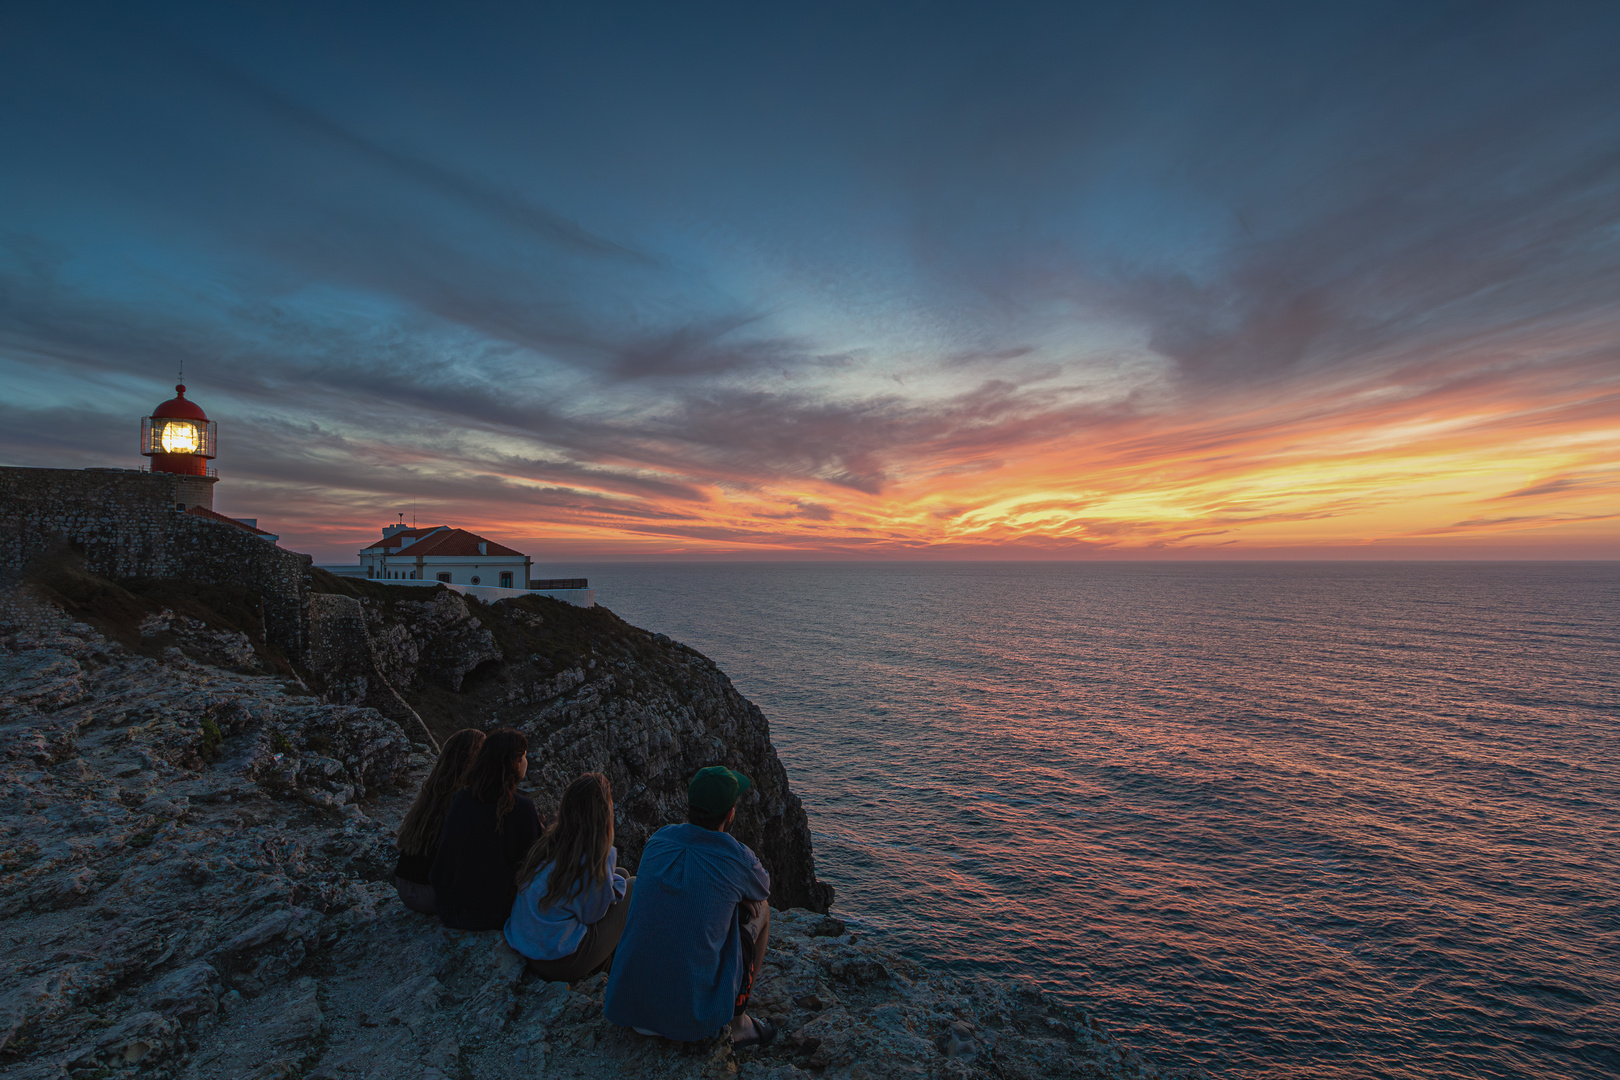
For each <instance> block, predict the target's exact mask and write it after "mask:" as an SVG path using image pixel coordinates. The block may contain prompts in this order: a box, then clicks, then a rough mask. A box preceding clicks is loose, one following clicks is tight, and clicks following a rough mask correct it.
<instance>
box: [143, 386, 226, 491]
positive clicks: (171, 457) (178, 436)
mask: <svg viewBox="0 0 1620 1080" xmlns="http://www.w3.org/2000/svg"><path fill="white" fill-rule="evenodd" d="M174 394H175V396H174V397H173V398H171V399H170V400H168V401H165V402H164V403H163V404H161V405H159V406H158V407H157V408H155V409H153V410H152V415H151V416H143V417H141V454H142V456H144V457H149V458H151V459H152V466H151V468H152V471H153V472H164V473H178V474H179V475H181V476H217V475H218V474H217V473H216V472H215V471H214V470H213V469H210V468H209V467H208V461H209V459H210V458H213V457H215V456H216V454H215V448H216V446H217V445H218V435H217V432H216V429H215V424H214V422H213V421H212V420H210V419H208V414H207V413H205V412H203V411H202V409H201V408H200V407H199V406H198V405H197V403H196V402H194V401H187V400H186V388H185V386H184V384H182V385H180V386H176V387H175V388H174Z"/></svg>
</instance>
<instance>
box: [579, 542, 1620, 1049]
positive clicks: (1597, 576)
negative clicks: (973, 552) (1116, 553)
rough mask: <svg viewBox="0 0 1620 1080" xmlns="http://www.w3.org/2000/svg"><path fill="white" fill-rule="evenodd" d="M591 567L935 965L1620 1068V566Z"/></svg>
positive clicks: (1239, 1043) (1134, 1006)
mask: <svg viewBox="0 0 1620 1080" xmlns="http://www.w3.org/2000/svg"><path fill="white" fill-rule="evenodd" d="M565 571H566V572H576V571H577V572H582V573H587V574H588V575H589V576H590V577H591V578H592V582H591V584H592V585H593V586H594V587H595V588H596V590H597V597H598V599H599V600H600V601H601V602H602V603H604V604H605V605H607V606H608V607H610V608H612V609H613V610H614V611H616V612H617V613H619V614H620V615H622V616H623V617H625V618H626V619H628V620H629V621H631V622H633V623H636V624H637V625H640V626H644V627H647V628H649V629H652V630H656V631H661V632H663V633H666V634H669V635H670V636H672V637H675V638H677V639H678V640H681V641H684V642H686V643H687V644H689V645H691V646H693V647H694V648H697V649H699V650H701V651H702V652H704V653H706V654H707V655H709V656H710V657H712V658H713V659H714V660H715V661H716V662H718V663H719V664H720V665H721V667H722V668H724V669H725V671H726V672H727V673H728V674H730V675H731V677H732V679H733V680H734V682H735V683H736V685H737V687H738V689H739V690H741V691H742V692H743V693H744V694H746V695H747V696H748V697H750V698H751V699H753V700H754V701H755V702H756V703H758V704H759V706H760V707H761V708H762V709H763V710H764V711H765V714H766V716H767V717H769V719H770V721H771V728H772V736H773V739H774V741H775V743H776V746H777V749H778V751H779V752H780V754H781V756H782V759H783V761H784V763H785V764H786V765H787V769H788V773H789V774H790V776H791V777H792V780H793V784H794V787H795V789H796V790H797V791H798V792H799V793H800V794H801V795H802V796H803V797H804V801H805V804H806V805H807V806H808V808H809V810H810V816H811V824H812V826H813V828H814V830H815V842H816V858H817V863H818V865H819V867H820V873H821V875H822V876H823V877H824V878H826V879H828V880H830V881H832V882H833V883H834V884H835V885H836V886H837V888H838V904H839V907H840V908H842V909H844V910H845V911H847V912H849V913H850V914H851V915H853V916H854V917H855V918H856V919H857V921H859V922H860V923H862V924H863V925H865V926H867V927H869V928H870V929H872V930H873V931H876V932H878V933H881V934H883V935H884V936H885V937H886V938H887V939H888V942H889V943H890V944H893V945H897V946H899V947H900V948H902V949H904V950H905V951H907V952H909V953H911V954H912V955H915V956H917V957H919V958H923V959H926V960H928V961H929V962H931V963H933V964H935V965H938V966H940V967H944V968H950V969H955V970H958V971H964V972H966V971H987V970H988V971H1012V972H1021V973H1024V974H1027V975H1029V976H1031V977H1033V978H1034V979H1036V980H1038V981H1040V982H1041V983H1043V984H1044V985H1045V986H1046V987H1047V988H1049V989H1050V990H1052V991H1053V992H1055V993H1057V994H1058V995H1061V996H1062V997H1064V998H1066V999H1068V1000H1070V1001H1072V1002H1074V1003H1076V1004H1080V1005H1084V1006H1086V1007H1088V1008H1090V1009H1093V1010H1094V1011H1095V1012H1096V1013H1097V1014H1098V1015H1099V1016H1100V1017H1101V1018H1102V1019H1103V1020H1104V1021H1105V1022H1106V1023H1108V1024H1109V1025H1110V1026H1111V1027H1112V1028H1113V1029H1114V1030H1115V1031H1116V1032H1118V1033H1119V1034H1121V1035H1124V1036H1125V1037H1127V1038H1128V1039H1130V1040H1131V1041H1132V1042H1134V1043H1135V1044H1136V1045H1138V1047H1139V1048H1141V1049H1143V1050H1145V1051H1147V1052H1148V1053H1149V1054H1150V1055H1151V1056H1152V1057H1153V1058H1154V1059H1155V1060H1157V1061H1158V1062H1160V1063H1163V1064H1190V1063H1202V1064H1206V1065H1209V1066H1210V1067H1211V1068H1212V1069H1218V1070H1220V1071H1221V1072H1223V1073H1224V1074H1225V1075H1237V1076H1249V1077H1266V1078H1274V1077H1317V1076H1321V1077H1412V1078H1437V1077H1537V1078H1552V1077H1600V1076H1602V1077H1614V1076H1616V1075H1620V820H1617V809H1620V563H1607V564H1605V563H1586V564H1495V565H1481V564H1396V565H1390V564H1365V563H1337V564H1298V563H1292V564H1207V563H1206V564H1127V565H1119V564H1113V565H1106V564H1104V565H1099V564H1050V563H1047V564H1000V563H972V564H900V565H895V564H854V565H851V564H811V565H805V564H774V565H759V564H752V565H749V564H731V565H676V564H662V565H601V566H589V567H568V568H560V569H559V571H558V572H559V573H561V572H565Z"/></svg>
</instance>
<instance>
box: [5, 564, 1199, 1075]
mask: <svg viewBox="0 0 1620 1080" xmlns="http://www.w3.org/2000/svg"><path fill="white" fill-rule="evenodd" d="M412 602H416V601H412ZM422 602H423V603H427V604H430V608H429V609H428V614H426V615H423V616H422V620H423V621H422V622H420V623H418V624H412V625H413V626H415V629H416V630H418V631H422V627H423V626H426V625H428V624H429V623H431V624H432V625H434V626H440V627H449V628H451V629H452V630H454V631H455V633H456V634H457V635H459V637H458V638H456V640H459V641H461V642H462V643H463V644H465V645H466V648H467V650H468V651H467V652H466V653H465V654H458V655H459V656H460V659H457V658H455V657H451V658H449V659H446V658H445V657H444V655H443V654H441V655H440V659H439V660H436V661H433V663H436V664H441V665H447V666H441V667H438V668H433V669H432V670H434V671H438V672H439V673H440V674H437V675H424V676H423V679H424V680H425V681H424V683H423V684H422V685H426V686H429V687H432V686H433V683H432V682H431V679H437V678H440V677H441V675H442V673H443V671H446V670H454V669H456V668H457V667H458V666H462V664H463V661H464V660H465V659H468V658H470V657H474V656H478V655H481V653H480V651H479V650H481V649H483V648H484V647H485V645H484V644H481V642H483V639H482V638H481V637H480V636H479V634H478V633H477V632H476V631H477V630H478V629H483V630H484V631H486V632H487V633H488V634H489V635H490V638H491V640H494V641H496V642H497V643H498V645H499V646H500V648H501V650H502V655H503V657H505V659H503V660H502V661H500V662H499V665H498V666H497V668H496V669H483V674H477V671H478V670H479V669H477V668H476V667H475V668H474V669H465V670H463V671H462V674H461V676H460V677H461V685H462V690H461V692H460V694H459V696H458V698H457V700H458V701H463V702H471V703H472V705H473V707H476V708H480V709H482V708H485V707H489V706H491V703H494V705H493V707H492V712H493V714H494V715H493V716H492V717H491V719H492V720H493V719H498V720H499V721H500V722H513V723H516V724H518V725H519V726H522V727H524V728H525V729H526V730H528V731H529V732H530V733H531V739H532V740H533V742H532V745H533V746H534V747H535V766H534V768H533V769H532V770H531V776H533V777H535V778H536V780H537V782H536V784H535V785H534V786H535V790H536V794H537V796H539V797H541V798H542V800H544V799H545V798H546V794H545V793H548V792H550V793H553V794H554V793H555V791H556V790H558V789H559V788H560V784H561V781H562V780H563V779H566V778H571V777H572V775H574V774H575V773H576V772H578V771H581V770H583V769H585V768H601V769H604V770H606V771H608V773H609V775H610V776H611V777H612V778H613V782H614V784H615V787H616V788H617V789H619V790H621V791H622V792H623V793H624V799H623V803H622V805H625V806H626V807H627V808H628V809H629V810H630V813H629V814H628V817H629V821H628V823H627V824H626V826H625V828H624V831H623V833H622V834H621V844H622V846H623V847H624V849H626V850H628V851H630V852H631V854H632V858H633V856H634V854H637V853H639V850H640V846H639V845H640V843H641V842H642V841H643V840H644V838H645V835H646V833H647V832H648V831H649V830H650V829H651V828H653V827H655V826H656V825H657V824H661V823H662V822H663V821H667V820H676V819H678V818H679V817H680V816H681V814H680V810H681V809H683V808H684V784H685V777H686V776H687V775H688V774H689V771H690V770H693V769H695V768H696V767H698V766H699V765H701V764H706V763H709V762H711V761H715V760H721V761H725V762H726V763H727V764H731V765H734V766H735V767H738V768H743V769H745V770H746V771H748V772H749V773H750V775H752V776H754V778H755V779H756V781H757V782H758V783H759V788H760V790H759V793H758V795H757V796H755V797H753V801H751V802H750V803H749V804H748V805H747V806H745V807H744V813H745V816H746V820H749V821H751V822H752V824H751V825H750V826H749V828H751V829H753V832H752V833H749V834H746V835H745V839H746V840H747V841H748V842H749V843H751V844H753V845H755V846H756V849H757V850H759V851H760V853H761V855H762V857H763V858H764V859H765V861H766V863H767V865H768V866H770V867H771V869H772V872H773V876H774V877H775V878H776V884H777V885H778V886H779V888H780V889H781V890H782V892H783V894H784V895H785V897H786V898H790V899H791V898H797V899H799V900H802V901H814V902H815V904H816V905H817V906H818V907H820V908H825V906H826V903H825V901H826V899H827V893H826V892H825V891H822V890H821V886H820V883H819V882H817V881H816V879H815V875H814V866H813V863H812V862H811V861H810V851H809V838H808V829H807V828H806V827H805V824H804V817H803V811H802V809H801V808H800V807H799V806H798V803H797V800H796V799H794V798H793V797H792V795H791V792H789V791H788V788H787V781H786V777H785V774H784V773H783V772H782V769H781V765H780V763H779V762H777V760H776V757H775V752H774V750H773V749H772V748H771V746H770V741H769V731H768V727H767V725H766V724H765V722H764V718H763V717H760V716H758V713H757V710H754V709H753V708H752V706H750V705H748V703H747V702H746V701H744V700H743V699H742V698H741V697H740V695H738V694H737V693H736V691H735V690H734V689H733V688H732V687H731V685H730V683H729V681H727V680H726V679H725V677H724V676H723V675H721V674H720V673H719V672H718V671H717V670H716V669H715V668H714V666H713V665H712V664H710V663H709V662H708V661H706V660H704V659H703V658H702V657H699V656H697V655H696V654H695V653H691V652H690V651H689V650H684V649H682V648H681V647H680V646H677V645H674V644H673V643H670V642H667V641H662V642H661V641H657V640H655V639H654V638H652V637H651V636H649V635H645V634H643V633H642V632H641V631H637V630H635V629H634V628H633V627H625V626H624V624H623V623H621V622H619V621H618V620H617V619H616V618H615V617H613V616H612V614H611V613H610V612H598V613H597V614H595V615H590V614H589V613H588V612H587V613H585V614H584V617H583V619H575V617H574V615H573V614H572V612H571V611H561V612H555V611H552V610H551V609H549V608H547V609H544V610H541V611H538V612H525V613H524V617H523V618H522V619H516V618H513V619H507V618H505V617H504V616H503V615H502V614H501V613H500V612H499V611H494V610H491V609H486V608H483V607H479V608H477V609H476V610H474V609H473V608H472V607H470V606H466V605H464V606H463V608H462V609H461V610H462V611H463V612H464V613H465V615H466V617H462V616H461V615H457V613H456V612H455V611H453V610H451V607H450V605H449V604H448V602H446V601H444V600H442V599H434V600H431V601H422ZM558 607H561V605H558ZM573 610H574V611H578V610H579V609H573ZM19 611H20V612H23V616H15V618H16V619H18V620H22V619H23V617H24V616H26V620H27V621H26V622H24V621H14V622H12V623H6V622H4V620H5V619H6V618H11V617H13V616H12V615H8V614H7V612H11V613H16V612H19ZM383 614H386V613H383ZM383 614H379V615H378V617H377V620H376V624H377V626H378V627H380V628H381V631H380V632H382V633H384V634H385V636H386V634H387V633H388V626H389V625H390V624H389V623H388V621H387V619H385V618H383ZM369 618H370V616H369V615H368V619H369ZM473 619H476V620H477V621H478V623H479V626H478V627H473V626H472V625H470V623H471V621H472V620H473ZM571 620H572V621H571ZM514 628H516V629H514ZM519 630H521V632H522V634H523V635H533V634H537V633H544V634H564V635H569V634H571V635H576V636H575V637H574V638H573V639H571V640H572V641H573V644H572V645H570V646H569V648H570V649H572V650H573V651H572V652H566V651H564V650H562V649H561V647H560V646H559V647H558V648H557V649H556V650H555V651H553V652H551V653H549V654H542V653H541V651H540V650H542V649H543V648H544V647H546V641H548V640H553V639H544V640H542V639H537V638H535V637H533V636H529V637H523V636H517V635H518V631H519ZM410 631H411V627H406V628H405V630H404V631H402V633H403V637H402V638H401V639H400V641H398V642H396V645H397V646H398V648H399V657H396V658H395V660H396V661H397V662H398V663H401V664H402V663H404V660H403V659H402V658H403V657H404V656H406V655H407V654H408V652H409V650H408V649H407V648H406V647H405V644H404V642H405V641H407V640H408V641H409V642H411V646H410V647H411V648H414V649H416V650H417V652H416V655H417V656H418V660H417V661H414V662H416V663H419V664H420V663H424V661H421V659H420V657H421V656H422V655H424V650H425V649H426V647H427V644H428V642H427V639H426V638H424V639H423V643H422V644H418V643H417V639H416V638H413V637H411V636H410ZM422 632H424V633H425V631H422ZM0 641H4V642H5V646H4V648H5V651H4V652H0V660H4V666H3V671H4V672H6V673H8V675H7V677H8V679H10V680H11V681H9V682H7V683H5V684H4V685H0V748H3V750H0V931H3V933H0V976H3V978H0V1072H4V1074H5V1075H6V1077H7V1080H11V1078H12V1077H18V1078H20V1080H46V1078H50V1080H76V1078H86V1077H109V1076H128V1077H131V1078H135V1077H152V1078H154V1080H155V1078H158V1077H162V1078H165V1080H215V1078H223V1080H238V1078H245V1077H251V1078H257V1080H269V1078H272V1077H293V1076H300V1077H304V1078H306V1080H338V1078H342V1080H350V1078H367V1077H370V1078H376V1080H383V1078H388V1080H394V1078H398V1077H407V1078H411V1080H416V1078H422V1080H450V1078H452V1077H466V1076H477V1077H480V1078H488V1080H519V1078H528V1077H533V1076H539V1075H563V1076H581V1077H587V1078H592V1080H607V1078H615V1080H616V1078H620V1077H626V1076H629V1077H635V1076H647V1077H667V1078H670V1080H698V1078H719V1077H728V1078H729V1077H741V1078H742V1080H804V1078H805V1077H807V1076H818V1077H820V1078H822V1080H863V1078H878V1077H882V1078H892V1077H909V1076H916V1077H953V1078H975V1080H977V1078H983V1080H989V1078H991V1077H997V1078H1001V1077H1032V1078H1033V1077H1053V1078H1067V1077H1074V1078H1078V1077H1086V1078H1091V1080H1096V1078H1102V1080H1113V1078H1117V1077H1125V1076H1133V1077H1134V1076H1145V1075H1165V1076H1168V1075H1172V1074H1170V1073H1153V1072H1152V1071H1151V1070H1147V1071H1145V1070H1144V1067H1143V1066H1142V1065H1141V1063H1140V1059H1139V1058H1138V1057H1137V1056H1136V1055H1135V1054H1134V1053H1133V1052H1131V1051H1130V1050H1128V1049H1127V1048H1125V1047H1123V1046H1121V1045H1120V1044H1119V1043H1117V1042H1116V1041H1115V1040H1113V1039H1112V1038H1111V1037H1110V1036H1108V1035H1107V1034H1106V1032H1104V1031H1103V1030H1101V1028H1100V1027H1098V1026H1097V1025H1096V1024H1095V1023H1094V1022H1092V1021H1090V1020H1089V1018H1087V1017H1085V1016H1084V1015H1083V1014H1079V1013H1076V1012H1075V1011H1073V1010H1071V1009H1067V1008H1065V1007H1063V1006H1060V1005H1057V1004H1055V1003H1053V1002H1051V1001H1050V1000H1048V999H1046V998H1044V997H1043V996H1042V995H1040V994H1039V993H1038V992H1036V991H1034V990H1032V989H1028V988H1025V987H1022V986H1020V985H1018V984H1015V983H1012V982H1009V981H1006V980H997V979H982V980H951V979H941V978H938V977H935V976H933V975H931V974H930V973H929V972H927V971H926V970H925V969H923V968H922V967H920V966H919V965H917V964H915V963H913V962H911V961H909V960H907V959H905V958H904V957H901V956H899V955H897V954H894V953H890V952H888V951H886V950H884V949H883V948H881V947H879V946H878V945H875V944H873V942H872V939H871V938H870V937H869V936H866V935H857V934H853V933H851V932H850V931H851V926H852V925H853V921H852V920H851V918H850V917H849V916H848V914H847V913H840V914H839V915H836V916H827V915H825V914H822V913H818V912H811V911H805V910H782V909H780V908H778V909H775V910H773V913H772V928H771V948H770V950H769V952H768V954H767V958H766V963H765V967H764V970H763V971H762V972H761V974H760V978H759V981H758V983H757V985H756V988H755V994H754V999H753V1003H752V1006H751V1008H752V1009H753V1010H754V1012H755V1013H756V1015H761V1016H766V1017H770V1018H771V1019H772V1020H773V1021H774V1022H776V1023H777V1024H778V1026H779V1027H780V1029H781V1031H782V1032H783V1036H782V1037H781V1038H779V1039H778V1040H777V1042H776V1043H775V1044H773V1045H772V1046H770V1047H766V1048H743V1049H737V1048H734V1047H733V1046H732V1045H731V1043H730V1041H729V1039H728V1038H726V1037H724V1036H723V1035H720V1034H718V1033H717V1035H716V1036H715V1037H713V1038H711V1039H708V1040H705V1041H704V1042H702V1043H701V1044H698V1045H695V1046H682V1045H677V1044H673V1043H669V1042H666V1041H664V1040H661V1039H656V1038H648V1037H644V1036H641V1035H637V1034H635V1033H633V1032H630V1031H627V1030H625V1029H622V1028H618V1027H615V1026H614V1025H612V1024H610V1023H608V1021H607V1020H606V1019H605V1018H604V1017H603V1015H602V999H603V994H604V992H605V985H606V978H605V977H603V976H597V977H594V978H592V979H588V980H585V981H583V982H581V983H579V984H577V985H574V986H572V987H570V986H566V985H563V984H560V983H545V982H541V981H539V980H536V979H534V978H533V977H532V976H530V975H529V974H528V972H527V970H526V968H525V966H524V964H523V962H522V958H521V957H519V956H518V955H517V954H516V953H514V952H512V950H511V949H510V948H508V947H507V946H506V944H505V942H504V939H503V937H502V935H501V933H500V932H499V931H489V932H484V933H472V932H464V931H453V930H446V929H444V928H442V927H441V926H439V925H438V923H437V921H436V920H434V919H432V918H429V917H424V916H422V915H419V914H416V913H414V912H411V911H408V910H406V909H405V908H404V907H403V906H402V905H401V904H400V903H399V901H398V899H397V897H396V896H395V894H394V890H393V888H392V885H391V883H390V882H391V871H392V865H393V857H394V850H393V828H394V827H395V826H396V825H397V823H398V821H399V820H400V818H401V817H402V816H403V814H404V812H405V810H406V809H407V807H408V806H409V803H410V800H411V798H412V796H413V795H414V793H415V789H416V786H417V785H418V784H419V783H420V782H421V780H422V779H423V778H424V776H425V775H426V772H427V769H428V767H429V764H430V760H431V758H430V756H429V755H427V754H423V753H420V752H415V751H413V750H412V747H411V743H412V738H411V737H410V736H409V735H408V733H407V732H405V731H402V730H401V728H400V725H399V724H398V723H397V722H396V721H394V720H393V719H391V718H389V717H388V716H385V715H383V714H381V713H379V712H378V711H377V710H375V709H371V708H368V707H364V706H361V705H356V704H333V703H329V702H323V701H320V700H318V699H316V698H314V697H312V696H310V695H309V693H308V692H307V691H306V690H305V689H304V687H303V686H302V685H300V684H298V683H296V682H295V681H293V680H292V679H290V678H288V677H286V676H280V677H274V676H268V675H263V674H252V673H250V672H247V671H243V670H240V669H239V668H238V667H236V666H227V667H220V666H213V665H209V664H204V663H199V662H197V661H196V660H195V658H194V657H192V656H189V655H184V654H177V655H173V656H168V657H167V658H165V659H159V658H156V657H152V656H144V655H139V654H138V653H136V652H134V651H132V650H131V649H129V648H127V647H124V646H121V645H118V644H117V643H115V642H111V641H109V640H107V639H105V638H102V637H100V636H99V635H98V634H97V632H95V631H93V630H90V629H89V628H87V627H85V626H83V624H77V623H74V622H73V621H72V620H68V619H55V620H53V619H50V618H47V617H45V616H44V615H41V614H40V613H39V611H38V610H36V609H31V608H29V607H28V605H26V604H22V603H19V602H8V601H6V600H5V598H4V597H3V596H0ZM519 645H524V647H532V648H533V650H534V651H533V652H531V653H528V654H520V653H519V652H518V646H519ZM458 647H459V646H458ZM519 655H527V656H529V657H530V658H529V659H524V660H521V661H520V662H519V661H514V659H513V657H514V656H519ZM536 656H538V657H539V658H538V659H534V657H536ZM547 656H550V657H552V658H561V657H564V656H568V657H571V658H572V662H570V663H568V664H567V665H563V664H560V663H554V662H553V660H552V659H547ZM592 657H594V663H593V660H592V659H591V658H592ZM391 662H393V661H391ZM480 663H485V662H483V661H481V662H480ZM447 685H448V683H446V684H445V685H441V686H439V687H438V689H437V690H436V691H435V692H442V693H443V694H450V693H452V691H450V690H449V689H446V688H445V687H446V686H447ZM548 808H549V807H547V806H545V804H544V801H542V809H548ZM773 845H780V846H779V847H773Z"/></svg>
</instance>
